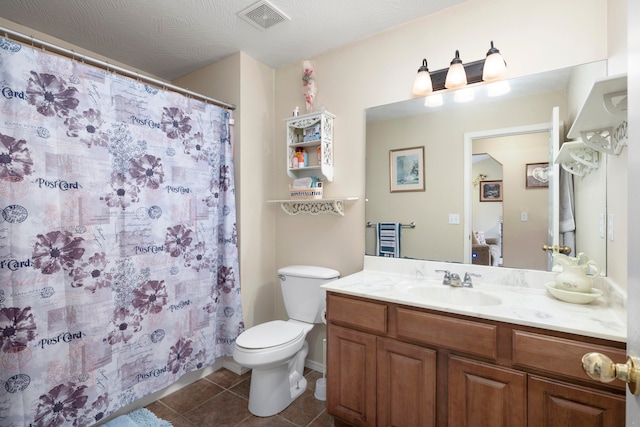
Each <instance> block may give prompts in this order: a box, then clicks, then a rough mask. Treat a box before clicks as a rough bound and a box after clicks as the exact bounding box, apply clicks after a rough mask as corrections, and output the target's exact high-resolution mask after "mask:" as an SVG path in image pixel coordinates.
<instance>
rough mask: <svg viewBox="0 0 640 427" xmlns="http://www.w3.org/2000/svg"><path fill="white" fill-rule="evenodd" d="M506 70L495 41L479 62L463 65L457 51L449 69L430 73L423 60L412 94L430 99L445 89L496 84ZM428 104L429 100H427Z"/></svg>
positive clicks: (425, 61)
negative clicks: (431, 95)
mask: <svg viewBox="0 0 640 427" xmlns="http://www.w3.org/2000/svg"><path fill="white" fill-rule="evenodd" d="M506 69H507V68H506V63H505V61H504V59H502V55H501V54H500V51H499V50H498V49H496V48H495V47H494V45H493V41H491V48H490V49H489V51H488V52H487V56H486V58H485V59H482V60H479V61H474V62H469V63H466V64H463V63H462V60H461V59H460V51H459V50H456V54H455V57H454V58H453V60H452V61H451V64H450V65H449V68H443V69H442V70H437V71H434V72H429V68H427V60H426V58H425V59H423V60H422V65H421V66H420V68H418V74H417V75H416V78H415V80H414V82H413V89H412V93H413V94H414V95H415V96H427V97H428V96H429V95H430V94H431V93H433V92H436V91H439V90H443V89H459V88H461V87H464V86H466V85H468V84H474V83H480V82H482V81H485V82H495V81H498V80H501V79H503V78H504V77H505V76H506ZM503 90H504V88H503ZM497 92H499V91H497ZM426 103H427V100H425V104H426Z"/></svg>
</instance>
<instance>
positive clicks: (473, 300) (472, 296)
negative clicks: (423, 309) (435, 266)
mask: <svg viewBox="0 0 640 427" xmlns="http://www.w3.org/2000/svg"><path fill="white" fill-rule="evenodd" d="M405 291H406V292H407V293H408V294H409V295H411V297H413V298H416V299H419V300H422V301H425V302H435V303H441V304H450V305H466V306H491V305H500V304H502V300H501V299H500V298H498V297H496V296H493V295H489V294H486V293H484V292H481V291H476V290H475V289H469V288H462V287H460V288H458V287H451V286H443V287H439V288H435V287H433V286H412V287H409V288H407V289H406V290H405Z"/></svg>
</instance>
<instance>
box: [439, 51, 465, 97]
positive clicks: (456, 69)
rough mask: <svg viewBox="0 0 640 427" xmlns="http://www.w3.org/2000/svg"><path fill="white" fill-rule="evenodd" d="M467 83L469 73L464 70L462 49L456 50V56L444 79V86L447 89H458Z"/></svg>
mask: <svg viewBox="0 0 640 427" xmlns="http://www.w3.org/2000/svg"><path fill="white" fill-rule="evenodd" d="M466 85H467V73H466V72H465V71H464V65H462V60H461V59H460V51H458V50H456V56H455V57H454V58H453V59H452V60H451V64H449V70H447V78H446V79H445V81H444V87H446V88H447V89H458V88H461V87H462V86H466Z"/></svg>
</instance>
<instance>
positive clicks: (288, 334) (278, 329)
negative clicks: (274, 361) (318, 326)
mask: <svg viewBox="0 0 640 427" xmlns="http://www.w3.org/2000/svg"><path fill="white" fill-rule="evenodd" d="M304 332H305V331H304V330H303V328H302V327H301V326H300V325H297V324H295V323H291V322H285V321H282V320H273V321H271V322H266V323H261V324H259V325H256V326H253V327H251V328H249V329H247V330H246V331H244V332H243V333H241V334H240V336H238V338H237V339H236V345H237V346H239V347H242V348H244V349H247V350H260V349H269V348H273V347H279V346H282V345H285V344H287V343H290V342H292V341H296V340H299V339H300V338H301V337H303V336H304Z"/></svg>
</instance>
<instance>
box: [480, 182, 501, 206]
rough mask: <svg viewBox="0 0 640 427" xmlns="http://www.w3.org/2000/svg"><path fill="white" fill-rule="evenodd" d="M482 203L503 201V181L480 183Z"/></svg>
mask: <svg viewBox="0 0 640 427" xmlns="http://www.w3.org/2000/svg"><path fill="white" fill-rule="evenodd" d="M480 201H481V202H501V201H502V181H480Z"/></svg>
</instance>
